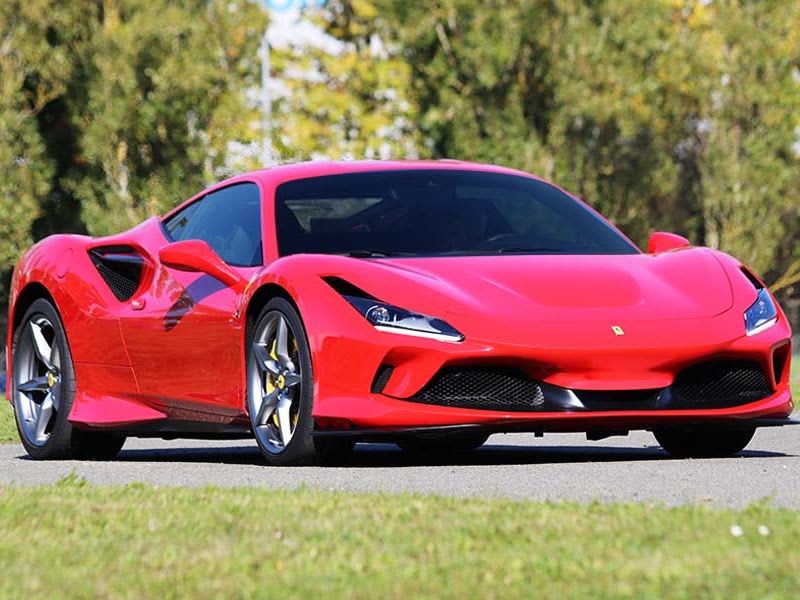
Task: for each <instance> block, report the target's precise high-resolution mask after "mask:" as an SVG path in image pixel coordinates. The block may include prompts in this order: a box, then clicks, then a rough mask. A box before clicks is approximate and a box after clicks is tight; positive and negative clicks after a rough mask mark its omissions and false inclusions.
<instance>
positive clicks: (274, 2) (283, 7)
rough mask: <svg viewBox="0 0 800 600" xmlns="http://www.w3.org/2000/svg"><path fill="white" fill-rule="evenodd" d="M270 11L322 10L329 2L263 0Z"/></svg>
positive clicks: (323, 0) (319, 0)
mask: <svg viewBox="0 0 800 600" xmlns="http://www.w3.org/2000/svg"><path fill="white" fill-rule="evenodd" d="M262 2H263V3H264V5H265V6H266V7H267V9H268V10H273V11H275V12H284V11H287V10H303V9H306V8H309V7H311V8H314V7H316V8H322V7H323V6H325V4H326V2H327V0H262Z"/></svg>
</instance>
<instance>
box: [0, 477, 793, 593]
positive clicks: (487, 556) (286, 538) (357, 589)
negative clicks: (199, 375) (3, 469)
mask: <svg viewBox="0 0 800 600" xmlns="http://www.w3.org/2000/svg"><path fill="white" fill-rule="evenodd" d="M0 498H2V501H0V531H2V532H3V535H2V536H0V560H2V561H3V566H4V570H5V573H8V574H13V576H7V577H3V578H2V580H0V595H2V596H3V597H4V598H17V597H19V598H25V597H30V596H32V595H54V594H55V595H57V596H67V597H96V596H99V597H103V598H117V597H159V598H172V597H197V598H212V597H227V596H236V597H242V598H262V597H264V596H265V595H267V596H270V597H272V596H282V597H289V598H309V597H348V598H376V597H379V598H408V597H442V598H464V597H468V598H471V597H475V596H481V597H490V598H494V597H497V598H518V597H519V598H529V597H531V595H532V594H534V595H536V596H537V597H542V598H565V597H567V598H585V597H591V598H619V597H675V598H696V597H719V598H722V597H725V598H752V597H761V596H764V595H765V594H767V595H769V596H770V597H774V598H791V597H795V596H796V592H797V586H798V584H799V583H800V575H798V567H800V563H798V555H797V550H796V540H797V536H798V535H800V520H798V518H797V513H796V512H794V511H789V510H777V509H772V508H769V507H768V506H767V505H766V504H762V505H756V506H752V507H750V508H748V509H746V510H744V511H733V510H711V509H709V508H707V507H681V508H664V507H652V506H645V505H602V504H592V505H576V504H564V503H558V504H552V503H544V504H541V503H539V504H534V503H528V502H512V501H508V500H479V499H467V500H465V499H461V498H436V497H420V496H410V495H400V496H383V495H356V494H331V493H324V492H316V491H309V490H299V491H282V490H258V489H246V488H241V489H235V490H225V489H218V488H204V489H186V488H182V489H157V488H152V487H150V486H145V485H131V486H126V487H97V486H94V485H91V484H87V483H86V482H85V481H84V480H82V479H81V478H80V477H77V476H71V477H69V478H66V479H63V480H62V481H60V482H59V483H58V484H56V485H53V486H48V487H37V488H19V487H0ZM735 524H736V525H739V526H740V527H741V528H742V530H743V532H744V535H742V536H741V537H734V536H732V535H731V533H730V531H731V527H732V526H733V525H735ZM759 526H766V527H767V528H768V530H769V535H767V536H764V535H760V534H759V533H758V528H759ZM32 527H33V529H32ZM765 590H768V593H767V592H765Z"/></svg>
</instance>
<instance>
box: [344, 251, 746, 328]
mask: <svg viewBox="0 0 800 600" xmlns="http://www.w3.org/2000/svg"><path fill="white" fill-rule="evenodd" d="M342 260H343V261H344V262H346V266H347V268H343V269H338V271H339V272H338V273H336V275H337V276H339V277H342V278H343V279H345V280H347V281H349V282H350V283H352V284H354V285H356V286H358V287H359V288H361V289H363V290H364V291H366V292H368V293H370V294H372V295H373V296H375V297H376V298H378V299H380V300H382V301H385V302H389V303H393V304H397V305H399V306H402V307H403V308H406V309H409V310H416V311H420V312H426V313H428V314H433V315H437V316H444V315H443V314H442V313H443V312H446V313H447V314H454V315H463V316H467V317H485V318H490V319H493V320H496V319H503V318H508V319H512V320H513V319H514V318H522V317H524V318H523V320H524V321H526V322H527V321H529V320H531V319H533V320H536V321H540V322H541V321H548V322H580V321H594V320H603V321H609V320H611V321H613V320H615V319H616V320H620V319H624V320H625V322H631V321H637V320H638V321H642V320H669V319H700V318H707V317H713V316H716V315H719V314H721V313H724V312H725V311H727V310H729V309H730V308H731V307H732V306H733V292H732V289H731V285H730V281H729V279H728V277H727V275H726V273H725V271H724V270H723V267H722V265H721V264H720V263H719V262H718V261H717V259H716V258H715V257H714V255H713V253H712V252H711V251H709V250H707V249H703V248H692V249H686V250H680V251H674V252H668V253H664V254H660V255H644V254H636V255H619V256H605V255H604V256H552V255H524V256H522V255H518V256H507V255H506V256H480V257H474V256H471V257H435V258H408V259H405V258H402V259H401V258H391V259H342ZM341 266H342V267H344V266H345V264H341Z"/></svg>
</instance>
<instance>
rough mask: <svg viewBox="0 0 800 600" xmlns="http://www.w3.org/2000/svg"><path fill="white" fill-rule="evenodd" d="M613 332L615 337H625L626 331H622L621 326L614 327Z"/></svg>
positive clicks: (612, 327)
mask: <svg viewBox="0 0 800 600" xmlns="http://www.w3.org/2000/svg"><path fill="white" fill-rule="evenodd" d="M611 331H613V332H614V335H625V330H624V329H622V327H620V326H619V325H612V326H611Z"/></svg>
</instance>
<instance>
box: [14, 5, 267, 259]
mask: <svg viewBox="0 0 800 600" xmlns="http://www.w3.org/2000/svg"><path fill="white" fill-rule="evenodd" d="M0 11H1V12H0V18H1V19H2V21H0V26H1V28H2V29H1V30H2V40H0V61H2V63H0V64H2V70H1V71H0V86H2V87H0V89H1V90H2V95H0V142H2V143H0V203H2V204H1V205H0V206H2V208H3V210H4V218H3V219H2V227H0V234H2V238H0V239H2V242H0V269H7V268H8V267H9V266H10V264H11V263H12V261H13V260H14V259H15V258H16V256H17V255H18V254H19V252H20V249H21V248H23V247H24V246H26V245H27V244H28V243H29V242H30V234H31V225H32V224H33V221H34V220H35V219H36V217H37V213H38V211H39V210H40V207H44V208H45V209H46V212H47V213H48V214H47V216H48V217H51V218H52V216H53V215H54V214H56V215H58V214H59V212H61V213H65V212H66V213H67V214H60V215H59V218H56V219H55V221H52V220H51V221H49V222H44V223H42V224H41V227H40V228H39V229H40V231H39V232H38V233H39V234H46V233H49V232H51V231H58V230H60V229H62V228H70V225H71V226H72V228H77V229H82V228H83V227H84V226H85V227H86V228H87V229H88V230H89V232H91V233H95V234H102V233H110V232H113V231H119V230H121V229H124V228H126V227H130V226H131V225H133V224H135V223H136V222H138V221H140V220H142V219H143V218H144V217H146V216H148V215H152V214H158V213H161V212H163V211H164V210H165V209H166V208H167V207H171V206H174V205H175V204H176V203H177V202H178V201H179V200H182V199H185V198H186V197H187V195H189V194H190V193H191V192H192V191H196V190H199V189H202V187H203V186H204V185H206V184H207V183H209V182H210V181H213V180H215V179H216V178H217V171H218V170H219V169H220V168H221V167H222V165H223V164H224V160H225V154H226V151H227V145H228V144H229V143H230V142H231V141H233V140H244V141H245V142H246V141H249V140H250V139H252V138H255V137H257V136H258V135H259V131H258V128H257V127H253V122H254V120H255V119H256V111H255V108H254V107H251V106H248V104H247V102H246V99H245V91H246V89H248V87H251V86H253V85H255V84H256V82H257V80H258V73H259V71H258V62H257V60H255V54H256V48H257V46H258V42H259V40H260V36H261V32H262V31H263V29H264V27H265V26H266V16H265V14H264V12H263V11H262V10H261V8H260V7H259V6H258V5H257V4H255V3H252V2H247V1H246V0H238V1H234V2H228V1H226V0H213V1H204V0H103V1H100V0H97V1H93V2H74V1H73V2H62V1H56V0H30V1H26V2H21V1H15V0H12V1H10V2H6V3H4V4H3V7H2V9H0ZM256 122H257V121H256ZM70 211H71V214H70Z"/></svg>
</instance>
